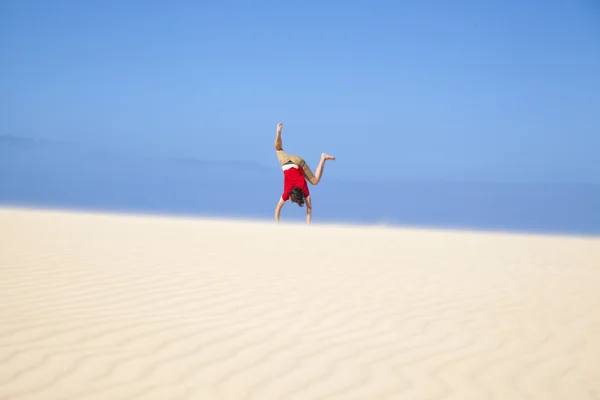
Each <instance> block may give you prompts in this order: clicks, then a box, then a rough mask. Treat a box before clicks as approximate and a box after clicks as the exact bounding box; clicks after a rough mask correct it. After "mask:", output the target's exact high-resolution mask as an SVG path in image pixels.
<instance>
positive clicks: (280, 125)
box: [277, 122, 283, 133]
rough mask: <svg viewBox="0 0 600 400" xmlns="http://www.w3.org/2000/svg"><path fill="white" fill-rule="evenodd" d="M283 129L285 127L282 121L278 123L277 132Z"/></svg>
mask: <svg viewBox="0 0 600 400" xmlns="http://www.w3.org/2000/svg"><path fill="white" fill-rule="evenodd" d="M282 129H283V122H280V123H278V124H277V133H281V130H282Z"/></svg>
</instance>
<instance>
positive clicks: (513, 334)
mask: <svg viewBox="0 0 600 400" xmlns="http://www.w3.org/2000/svg"><path fill="white" fill-rule="evenodd" d="M599 360H600V239H598V238H577V237H558V236H556V237H554V236H533V235H515V234H489V233H469V232H451V231H433V230H417V229H385V228H369V227H362V228H361V227H328V226H327V227H326V226H317V225H314V226H313V227H311V228H310V229H308V228H306V227H304V226H302V225H298V226H293V225H288V226H286V225H280V226H275V225H273V224H270V223H258V222H241V221H216V220H201V219H189V218H166V217H149V216H127V215H114V214H113V215H111V214H92V213H75V212H58V211H40V210H22V209H9V208H5V209H0V398H1V399H11V400H12V399H15V400H17V399H19V400H21V399H22V400H25V399H44V400H48V399H90V400H91V399H98V400H100V399H101V400H105V399H136V398H137V399H202V400H204V399H257V400H269V399H298V400H309V399H344V400H350V399H366V400H373V399H544V400H550V399H569V400H571V399H600V361H599Z"/></svg>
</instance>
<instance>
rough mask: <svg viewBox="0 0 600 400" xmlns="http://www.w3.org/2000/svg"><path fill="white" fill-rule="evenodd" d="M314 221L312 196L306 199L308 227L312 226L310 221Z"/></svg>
mask: <svg viewBox="0 0 600 400" xmlns="http://www.w3.org/2000/svg"><path fill="white" fill-rule="evenodd" d="M311 220H312V201H311V200H310V196H308V197H307V198H306V225H310V221H311Z"/></svg>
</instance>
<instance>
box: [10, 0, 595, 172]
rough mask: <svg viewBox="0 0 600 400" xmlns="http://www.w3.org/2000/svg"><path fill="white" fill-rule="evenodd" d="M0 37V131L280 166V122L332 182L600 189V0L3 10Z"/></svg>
mask: <svg viewBox="0 0 600 400" xmlns="http://www.w3.org/2000/svg"><path fill="white" fill-rule="evenodd" d="M0 35H1V36H2V37H3V38H4V39H5V40H3V41H2V42H1V43H0V53H1V54H2V59H3V62H2V63H1V64H0V91H1V92H2V93H3V94H2V96H1V97H0V134H9V135H18V136H27V137H35V138H48V139H56V140H66V141H74V142H78V143H83V144H85V145H88V146H96V147H99V148H106V149H109V150H114V151H120V152H126V153H135V154H139V155H144V156H159V157H195V158H200V159H213V160H230V159H235V160H248V161H256V162H259V163H261V164H263V165H270V166H273V168H276V164H275V163H274V162H273V161H274V155H273V152H272V151H273V150H272V141H273V135H274V132H275V124H276V123H277V122H279V121H283V122H284V124H285V128H284V135H285V136H284V140H285V142H284V144H285V145H286V147H287V148H288V149H289V150H290V151H292V152H294V153H300V154H301V155H303V156H305V158H307V159H309V160H311V161H312V160H316V159H318V155H319V154H320V152H322V151H327V152H330V153H332V154H335V155H336V156H337V157H338V161H339V162H338V164H337V165H336V167H335V168H330V169H329V170H328V171H327V173H328V174H329V175H330V176H331V177H332V178H340V179H359V180H366V181H381V180H386V179H394V180H396V179H399V180H403V179H406V180H449V181H473V180H474V181H490V182H496V181H505V182H506V181H507V182H515V181H530V182H588V183H599V182H600V163H599V162H598V156H597V152H598V149H599V148H600V134H599V132H600V119H599V118H598V110H600V74H598V71H600V7H599V6H597V5H595V4H594V2H592V1H557V0H553V1H549V2H544V3H543V4H542V3H540V2H533V1H522V2H502V4H500V3H497V4H489V3H488V4H483V3H482V2H476V1H466V2H461V3H459V4H454V5H450V4H447V3H445V2H435V1H426V2H414V3H410V4H407V3H402V4H394V2H377V3H366V2H363V3H359V2H344V3H336V2H333V3H328V4H327V5H326V4H321V3H319V2H303V3H302V4H288V3H281V2H266V3H260V4H258V3H257V4H252V5H251V4H248V3H244V2H232V3H230V4H228V5H224V4H222V3H220V2H202V3H201V4H199V3H192V2H172V3H169V4H168V5H167V3H162V4H158V3H146V2H127V3H122V4H118V3H116V2H104V3H95V4H94V5H93V6H91V5H85V4H84V3H80V2H76V1H58V2H52V3H50V2H41V1H31V2H18V1H5V2H2V4H1V5H0ZM313 162H314V161H313Z"/></svg>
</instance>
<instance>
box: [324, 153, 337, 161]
mask: <svg viewBox="0 0 600 400" xmlns="http://www.w3.org/2000/svg"><path fill="white" fill-rule="evenodd" d="M321 158H322V159H323V160H335V157H334V156H330V155H329V154H326V153H323V154H321Z"/></svg>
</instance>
